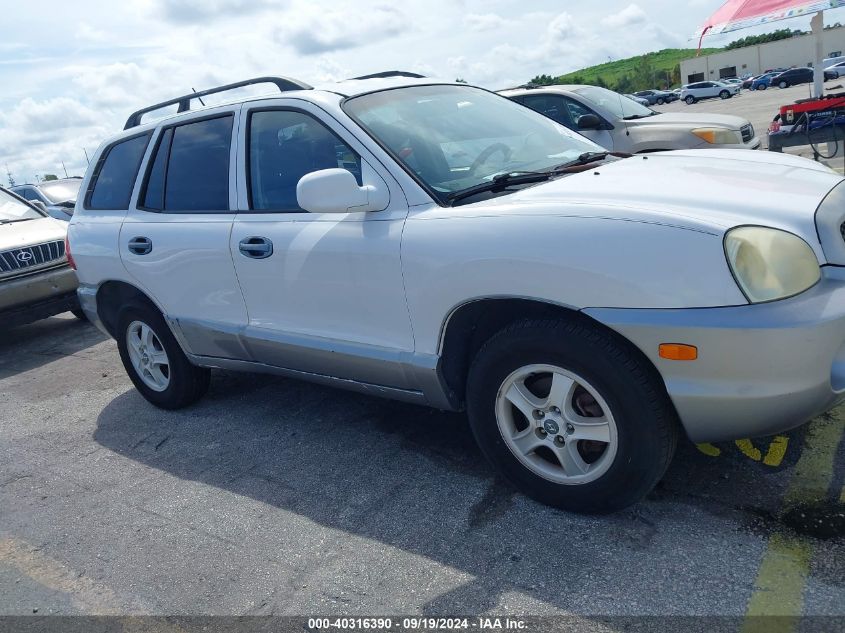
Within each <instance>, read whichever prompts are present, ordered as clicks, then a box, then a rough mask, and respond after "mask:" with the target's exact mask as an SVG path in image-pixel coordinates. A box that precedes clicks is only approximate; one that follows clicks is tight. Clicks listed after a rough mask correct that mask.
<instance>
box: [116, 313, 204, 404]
mask: <svg viewBox="0 0 845 633" xmlns="http://www.w3.org/2000/svg"><path fill="white" fill-rule="evenodd" d="M116 339H117V347H118V351H119V352H120V359H121V360H122V361H123V366H124V368H125V369H126V373H127V374H129V378H130V379H131V380H132V383H133V384H134V385H135V388H136V389H138V391H140V392H141V395H142V396H144V398H146V399H147V400H149V401H150V402H151V403H152V404H154V405H156V406H157V407H161V408H162V409H179V408H181V407H185V406H187V405H189V404H192V403H194V402H196V401H197V400H199V399H200V398H201V397H202V396H203V394H205V392H206V391H207V390H208V385H209V381H210V376H211V372H210V371H209V370H208V369H203V368H201V367H196V366H195V365H192V364H191V363H190V361H188V358H187V357H186V356H185V353H184V352H183V351H182V348H181V347H179V344H178V343H177V342H176V339H175V338H174V336H173V334H172V333H171V332H170V328H169V327H168V326H167V323H165V321H164V318H163V317H162V316H161V314H160V313H159V312H158V311H157V310H156V309H155V308H153V307H151V306H148V305H143V304H137V305H133V304H130V305H128V306H126V307H125V308H123V310H121V312H120V314H119V316H118V329H117V333H116Z"/></svg>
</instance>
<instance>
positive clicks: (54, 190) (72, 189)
mask: <svg viewBox="0 0 845 633" xmlns="http://www.w3.org/2000/svg"><path fill="white" fill-rule="evenodd" d="M81 183H82V180H81V179H78V180H63V181H59V182H55V183H42V184H41V185H40V186H39V187H38V188H39V189H40V190H41V193H43V194H44V195H45V196H46V197H47V199H48V200H49V201H50V202H52V203H53V204H58V203H59V202H76V196H77V195H78V194H79V185H80V184H81Z"/></svg>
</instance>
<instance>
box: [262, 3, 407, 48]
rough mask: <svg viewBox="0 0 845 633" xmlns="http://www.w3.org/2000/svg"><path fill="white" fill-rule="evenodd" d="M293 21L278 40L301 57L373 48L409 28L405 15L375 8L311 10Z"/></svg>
mask: <svg viewBox="0 0 845 633" xmlns="http://www.w3.org/2000/svg"><path fill="white" fill-rule="evenodd" d="M292 17H293V20H291V22H290V23H288V24H286V25H284V26H282V27H281V28H280V29H279V30H278V31H277V33H276V40H277V41H278V42H279V43H280V44H288V45H290V46H293V48H294V49H295V50H296V51H297V52H298V53H300V54H302V55H314V54H318V53H325V52H328V51H336V50H343V49H349V48H357V47H359V46H364V45H365V44H373V43H375V42H378V41H380V40H383V39H386V38H389V37H393V36H394V35H398V34H399V33H401V32H403V31H405V30H408V28H409V26H408V20H407V18H406V17H405V16H404V15H403V13H402V12H401V11H399V9H396V8H394V7H390V6H376V7H373V8H371V9H369V10H367V11H361V10H360V8H353V7H347V8H342V9H335V10H329V11H325V10H317V9H315V8H312V9H311V10H308V11H297V12H295V13H294V15H293V16H292ZM352 25H354V26H352Z"/></svg>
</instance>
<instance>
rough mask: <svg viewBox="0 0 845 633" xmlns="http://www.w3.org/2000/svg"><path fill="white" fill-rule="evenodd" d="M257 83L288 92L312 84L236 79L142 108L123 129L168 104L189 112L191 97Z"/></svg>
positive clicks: (197, 97) (133, 114) (276, 79)
mask: <svg viewBox="0 0 845 633" xmlns="http://www.w3.org/2000/svg"><path fill="white" fill-rule="evenodd" d="M255 84H274V85H275V86H276V87H277V88H278V89H279V92H288V91H290V90H311V86H309V85H308V84H306V83H304V82H302V81H298V80H296V79H291V78H289V77H256V78H255V79H246V80H244V81H236V82H235V83H233V84H226V85H225V86H218V87H217V88H209V89H208V90H201V91H200V92H192V93H191V94H187V95H183V96H181V97H176V98H175V99H169V100H168V101H162V102H161V103H157V104H155V105H151V106H149V107H146V108H142V109H141V110H138V111H137V112H133V113H132V114H131V115H129V118H128V119H126V125H124V126H123V129H124V130H128V129H130V128H133V127H137V126H138V125H141V117H142V116H144V115H145V114H147V113H148V112H155V111H156V110H160V109H161V108H166V107H167V106H170V105H174V104H177V103H178V104H179V109H178V110H177V112H187V111H189V110H190V109H191V99H199V98H200V97H205V96H206V95H211V94H216V93H218V92H226V91H228V90H234V89H235V88H243V87H244V86H252V85H255Z"/></svg>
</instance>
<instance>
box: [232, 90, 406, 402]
mask: <svg viewBox="0 0 845 633" xmlns="http://www.w3.org/2000/svg"><path fill="white" fill-rule="evenodd" d="M239 145H240V146H241V147H242V148H243V149H242V151H241V152H240V155H239V165H241V166H242V167H239V182H240V185H239V194H240V195H239V209H240V211H239V213H238V215H237V217H236V218H235V222H234V227H233V230H232V237H231V242H230V248H231V253H232V259H233V260H234V262H235V269H236V271H237V275H238V279H239V280H240V284H241V288H242V289H243V295H244V298H245V300H246V305H247V311H248V313H249V323H248V326H247V328H246V330H245V333H244V341H245V344H246V346H247V347H248V349H249V351H250V353H251V355H252V357H253V358H255V360H257V361H260V362H262V363H266V364H269V365H273V366H277V367H284V368H287V369H293V370H298V371H304V372H309V373H316V374H323V375H329V376H333V377H339V378H347V379H352V380H357V381H361V382H366V383H372V384H375V385H382V386H387V387H397V388H405V387H407V386H408V385H409V381H408V380H407V379H406V377H405V371H404V365H405V361H407V359H408V358H409V355H410V354H411V353H412V352H413V347H414V346H413V335H412V333H411V325H410V319H409V316H408V310H407V306H406V303H405V292H404V286H403V282H402V269H401V262H400V257H399V249H400V242H401V237H402V229H403V226H404V222H405V218H406V216H407V212H408V206H407V202H406V200H405V197H404V195H403V193H402V191H401V189H400V187H399V185H398V183H396V182H395V181H394V180H393V179H392V178H391V176H390V174H389V172H387V170H385V169H384V168H383V166H381V165H380V164H379V163H377V161H375V160H374V159H373V158H372V157H371V155H370V154H369V152H368V151H367V150H366V148H364V146H363V145H362V144H360V143H359V142H358V141H357V139H355V138H354V137H353V136H351V135H350V134H349V133H348V132H347V131H346V130H345V129H344V128H343V127H342V126H340V125H339V124H337V122H336V121H334V120H333V119H331V117H329V116H328V115H326V114H325V112H323V111H322V110H321V109H319V108H317V107H316V106H313V105H311V104H305V103H303V102H302V101H293V100H286V99H278V100H274V101H273V102H269V105H268V102H266V101H265V102H262V104H261V105H260V106H258V105H256V106H252V107H244V110H243V112H242V113H241V133H240V141H239ZM328 168H344V169H347V170H349V171H350V172H351V173H352V174H353V175H354V176H355V178H356V179H357V180H358V183H359V185H360V184H372V185H375V186H377V187H379V188H380V189H385V188H386V189H387V190H388V191H389V198H390V201H389V204H388V206H387V207H386V208H385V209H384V210H382V211H377V212H370V213H364V212H356V213H308V212H305V211H303V210H302V209H301V208H300V207H299V205H298V204H297V198H296V185H297V183H298V182H299V179H300V178H301V177H302V176H303V175H305V174H307V173H310V172H313V171H317V170H320V169H328Z"/></svg>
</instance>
